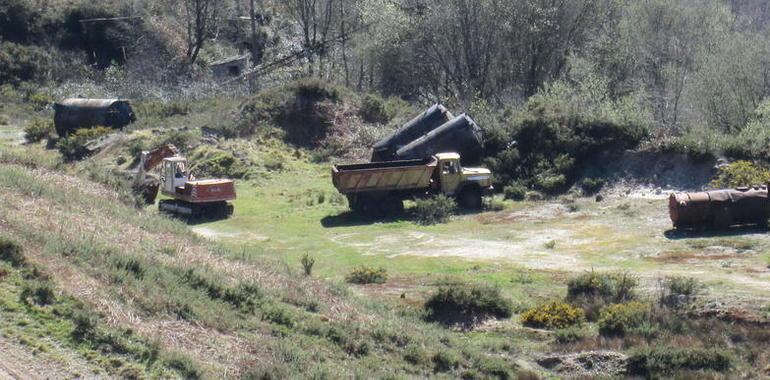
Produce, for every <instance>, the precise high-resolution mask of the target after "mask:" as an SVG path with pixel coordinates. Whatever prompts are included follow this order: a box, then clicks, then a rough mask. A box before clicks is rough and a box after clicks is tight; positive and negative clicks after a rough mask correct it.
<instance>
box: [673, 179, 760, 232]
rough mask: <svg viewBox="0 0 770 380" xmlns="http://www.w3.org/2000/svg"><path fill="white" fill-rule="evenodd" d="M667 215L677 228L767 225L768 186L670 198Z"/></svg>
mask: <svg viewBox="0 0 770 380" xmlns="http://www.w3.org/2000/svg"><path fill="white" fill-rule="evenodd" d="M668 212H669V215H670V216H671V222H673V224H674V227H676V228H686V227H716V228H726V227H729V226H735V225H746V224H760V225H764V224H767V220H768V217H770V203H768V199H767V186H754V187H739V188H736V189H722V190H711V191H702V192H695V193H676V194H671V196H670V197H669V199H668Z"/></svg>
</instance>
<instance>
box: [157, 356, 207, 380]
mask: <svg viewBox="0 0 770 380" xmlns="http://www.w3.org/2000/svg"><path fill="white" fill-rule="evenodd" d="M163 361H164V362H165V364H166V365H167V366H168V367H169V368H171V369H174V370H176V371H177V372H179V374H180V375H181V376H182V378H184V379H200V378H201V377H202V375H203V373H202V371H201V369H200V368H199V367H198V364H197V363H196V362H195V361H194V360H193V359H192V358H190V357H189V356H187V355H185V354H182V353H181V352H176V351H172V352H170V353H168V354H166V355H165V356H164V358H163Z"/></svg>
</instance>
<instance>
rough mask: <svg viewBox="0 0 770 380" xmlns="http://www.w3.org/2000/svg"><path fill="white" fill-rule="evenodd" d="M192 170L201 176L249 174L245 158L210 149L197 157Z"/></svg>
mask: <svg viewBox="0 0 770 380" xmlns="http://www.w3.org/2000/svg"><path fill="white" fill-rule="evenodd" d="M175 145H176V144H175ZM196 156H198V155H196ZM190 170H191V171H193V172H194V173H195V175H196V176H198V177H200V178H212V177H214V178H222V177H226V178H243V177H245V176H246V174H247V168H246V165H244V163H243V160H241V159H239V158H237V157H235V155H233V153H232V152H228V151H212V150H208V149H206V150H205V151H204V152H203V153H202V154H201V155H200V157H195V164H194V165H193V166H192V167H191V168H190Z"/></svg>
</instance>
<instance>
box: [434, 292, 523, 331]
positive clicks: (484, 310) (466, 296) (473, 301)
mask: <svg viewBox="0 0 770 380" xmlns="http://www.w3.org/2000/svg"><path fill="white" fill-rule="evenodd" d="M512 309H513V306H512V305H511V301H509V300H508V299H506V298H504V297H503V296H502V295H501V294H500V289H498V288H495V287H490V286H483V285H476V284H473V285H468V284H460V285H451V286H447V287H440V288H439V289H438V291H436V292H435V293H433V294H432V295H431V296H430V297H429V298H428V300H427V301H426V302H425V310H427V311H428V313H429V315H428V318H429V319H431V320H439V321H442V320H443V321H447V322H455V321H459V320H462V319H470V320H471V321H474V320H477V319H479V318H486V317H496V318H508V317H510V316H511V310H512Z"/></svg>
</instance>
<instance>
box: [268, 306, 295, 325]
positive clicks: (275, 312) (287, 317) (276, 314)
mask: <svg viewBox="0 0 770 380" xmlns="http://www.w3.org/2000/svg"><path fill="white" fill-rule="evenodd" d="M262 320H265V321H270V322H272V323H275V324H278V325H282V326H286V327H289V328H291V327H294V324H295V317H294V314H293V313H292V312H291V311H290V310H289V309H287V308H286V307H283V306H280V305H267V306H266V307H265V308H264V310H263V311H262Z"/></svg>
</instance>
